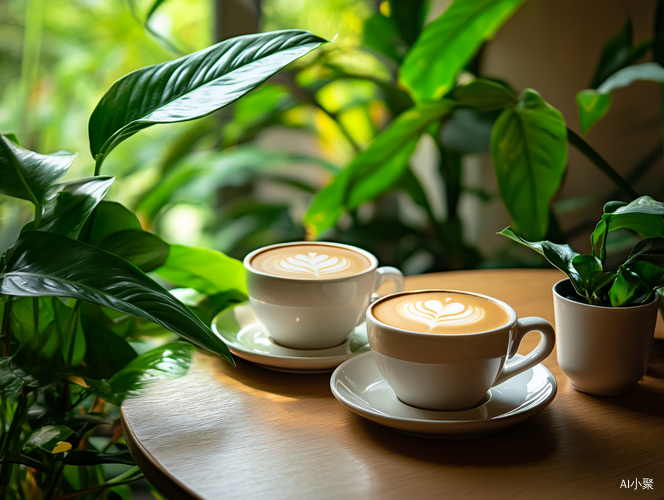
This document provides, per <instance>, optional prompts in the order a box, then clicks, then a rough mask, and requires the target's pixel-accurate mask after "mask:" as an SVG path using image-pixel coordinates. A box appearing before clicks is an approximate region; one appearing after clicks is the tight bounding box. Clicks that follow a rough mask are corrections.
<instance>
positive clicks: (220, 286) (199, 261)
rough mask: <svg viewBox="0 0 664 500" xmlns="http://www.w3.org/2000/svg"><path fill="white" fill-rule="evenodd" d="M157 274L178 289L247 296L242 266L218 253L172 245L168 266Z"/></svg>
mask: <svg viewBox="0 0 664 500" xmlns="http://www.w3.org/2000/svg"><path fill="white" fill-rule="evenodd" d="M155 272H156V273H157V274H159V276H162V277H164V278H166V279H167V280H169V281H171V282H173V283H175V284H177V285H180V286H182V287H186V288H193V289H194V290H198V291H199V292H202V293H206V294H209V295H214V294H217V293H222V292H227V291H231V290H237V291H239V292H241V293H244V294H246V292H247V288H246V284H245V280H244V266H243V265H242V262H240V261H239V260H236V259H233V258H232V257H228V256H226V255H224V254H223V253H221V252H217V251H215V250H207V249H204V248H194V247H188V246H185V245H171V251H170V253H169V254H168V259H167V260H166V264H164V265H163V266H162V267H160V268H159V269H157V270H156V271H155Z"/></svg>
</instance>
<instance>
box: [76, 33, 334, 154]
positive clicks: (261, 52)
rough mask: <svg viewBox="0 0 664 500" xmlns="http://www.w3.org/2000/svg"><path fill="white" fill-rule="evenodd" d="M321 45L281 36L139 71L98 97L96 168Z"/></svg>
mask: <svg viewBox="0 0 664 500" xmlns="http://www.w3.org/2000/svg"><path fill="white" fill-rule="evenodd" d="M324 42H325V40H323V39H322V38H319V37H317V36H315V35H312V34H311V33H309V32H307V31H302V30H284V31H275V32H270V33H260V34H254V35H245V36H241V37H237V38H233V39H230V40H225V41H223V42H220V43H218V44H216V45H212V46H211V47H208V48H205V49H203V50H200V51H198V52H194V53H193V54H189V55H187V56H185V57H181V58H179V59H176V60H173V61H168V62H165V63H161V64H156V65H154V66H149V67H146V68H142V69H139V70H137V71H134V72H133V73H129V74H128V75H126V76H124V77H123V78H121V79H120V80H118V81H117V82H116V83H115V84H114V85H113V86H112V87H111V88H110V89H109V90H108V91H107V92H106V94H105V95H104V97H102V99H101V101H100V102H99V104H97V107H96V108H95V110H94V111H93V112H92V116H91V117H90V123H89V127H88V129H89V136H90V150H91V152H92V157H93V158H95V159H96V161H97V164H99V156H100V155H101V157H102V158H103V157H104V156H106V155H108V153H109V152H110V151H111V150H112V149H113V148H114V147H115V146H117V145H118V144H120V142H122V141H123V140H125V139H126V138H128V137H130V136H132V135H134V134H135V133H136V132H138V131H140V130H142V129H144V128H146V127H149V126H151V125H154V124H156V123H175V122H182V121H187V120H193V119H195V118H200V117H202V116H205V115H208V114H210V113H212V112H214V111H216V110H218V109H220V108H222V107H224V106H226V105H228V104H230V103H232V102H233V101H236V100H237V99H239V98H240V97H242V96H243V95H245V94H247V93H248V92H250V91H251V90H253V89H255V88H256V87H258V86H259V85H260V84H261V83H263V82H264V81H265V80H267V79H268V78H269V77H270V76H272V75H273V74H275V73H276V72H278V71H279V70H281V69H282V68H283V67H284V66H286V65H288V64H289V63H291V62H293V61H294V60H296V59H298V58H300V57H302V56H303V55H305V54H307V53H308V52H310V51H311V50H313V49H315V48H316V47H318V46H319V45H320V44H321V43H324Z"/></svg>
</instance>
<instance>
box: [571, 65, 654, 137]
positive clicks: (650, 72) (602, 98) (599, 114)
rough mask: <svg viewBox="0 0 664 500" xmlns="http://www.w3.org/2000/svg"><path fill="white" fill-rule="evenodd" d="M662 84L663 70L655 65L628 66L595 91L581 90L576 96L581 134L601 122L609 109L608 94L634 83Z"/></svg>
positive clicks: (609, 96) (609, 98)
mask: <svg viewBox="0 0 664 500" xmlns="http://www.w3.org/2000/svg"><path fill="white" fill-rule="evenodd" d="M639 80H644V81H651V82H660V83H662V82H664V68H663V67H662V66H660V65H659V64H657V63H644V64H636V65H633V66H628V67H626V68H623V69H621V70H620V71H617V72H616V73H614V74H613V75H611V76H610V77H609V78H607V79H606V80H605V81H604V83H602V85H600V86H599V88H598V89H597V90H592V89H587V90H582V91H581V92H579V93H578V94H577V95H576V101H577V104H578V106H579V120H580V121H581V133H582V134H585V133H586V132H588V130H590V128H591V127H592V126H593V125H594V124H595V123H597V122H598V121H599V120H601V119H602V118H603V117H604V115H606V113H607V112H608V111H609V108H610V107H611V95H610V93H611V92H612V91H613V90H615V89H619V88H622V87H627V86H629V85H631V84H632V83H634V82H635V81H639Z"/></svg>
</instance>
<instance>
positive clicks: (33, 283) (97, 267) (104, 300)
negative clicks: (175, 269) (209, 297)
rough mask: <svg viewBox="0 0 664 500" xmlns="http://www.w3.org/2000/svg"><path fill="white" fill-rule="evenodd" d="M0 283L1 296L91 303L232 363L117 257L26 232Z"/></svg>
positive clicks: (183, 310) (186, 314)
mask: <svg viewBox="0 0 664 500" xmlns="http://www.w3.org/2000/svg"><path fill="white" fill-rule="evenodd" d="M0 279H1V280H2V281H0V293H5V294H8V295H18V296H59V297H73V298H76V299H80V300H86V301H89V302H93V303H96V304H99V305H101V306H104V307H108V308H111V309H115V310H116V311H119V312H122V313H125V314H129V315H132V316H137V317H139V318H144V319H147V320H150V321H153V322H155V323H157V324H158V325H161V326H163V327H164V328H167V329H169V330H171V331H172V332H174V333H177V334H178V335H180V336H182V337H184V338H186V339H188V340H191V341H192V342H194V343H195V344H198V345H199V346H201V347H204V348H205V349H208V350H210V351H212V352H215V353H217V354H219V355H221V356H223V357H224V358H226V359H227V360H228V361H229V362H231V363H232V362H233V361H232V357H231V355H230V352H229V351H228V348H227V347H226V345H225V344H224V342H223V341H222V340H221V339H220V338H219V337H218V336H216V335H215V334H214V333H213V332H212V331H211V330H210V329H209V328H208V327H207V326H205V325H204V324H203V323H202V322H201V321H200V320H199V319H198V318H197V317H196V316H195V315H194V314H193V313H192V312H191V311H190V310H189V309H187V307H185V306H184V305H183V304H182V303H180V302H179V301H178V300H177V299H175V297H173V296H172V295H171V294H170V293H168V291H166V290H165V289H164V288H163V287H161V286H160V285H158V284H157V283H155V282H154V281H153V280H152V279H150V278H149V277H148V276H146V275H145V274H144V273H142V272H141V271H140V270H139V269H138V268H136V267H135V266H133V265H132V264H130V263H128V262H127V261H125V260H123V259H121V258H120V257H117V256H115V255H113V254H111V253H108V252H105V251H103V250H100V249H98V248H96V247H93V246H91V245H87V244H85V243H82V242H80V241H76V240H73V239H71V238H67V237H65V236H61V235H58V234H53V233H44V232H41V231H27V232H25V233H23V234H22V235H21V237H20V238H19V240H18V241H17V243H16V245H15V246H14V248H13V251H12V254H11V257H10V258H9V259H8V262H7V267H6V272H5V273H4V274H2V275H0Z"/></svg>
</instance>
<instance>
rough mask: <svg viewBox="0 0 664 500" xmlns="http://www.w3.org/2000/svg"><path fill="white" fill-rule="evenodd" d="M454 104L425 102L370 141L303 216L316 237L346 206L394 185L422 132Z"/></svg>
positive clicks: (376, 195) (375, 195) (446, 101)
mask: <svg viewBox="0 0 664 500" xmlns="http://www.w3.org/2000/svg"><path fill="white" fill-rule="evenodd" d="M453 108H454V103H453V102H452V101H450V100H443V101H440V102H435V103H426V104H423V105H421V106H417V107H414V108H411V109H410V110H408V111H406V112H404V113H402V114H401V115H399V116H398V117H397V118H396V119H395V120H394V121H393V122H392V124H391V125H390V126H389V127H388V128H387V129H386V130H384V131H383V132H382V133H381V134H380V135H379V136H378V137H376V138H375V139H374V141H373V142H372V143H371V145H370V146H369V147H368V148H367V149H366V150H365V151H363V152H361V153H360V154H358V155H357V156H356V157H355V158H354V159H353V161H351V163H350V164H349V165H348V166H347V167H346V168H345V169H344V170H343V171H342V172H341V173H340V174H338V175H337V176H336V177H335V178H334V180H333V181H332V182H331V183H330V184H328V185H327V186H326V187H325V188H323V189H322V190H320V191H319V192H318V194H317V195H316V197H315V198H314V200H313V202H312V203H311V205H310V206H309V210H308V211H307V213H306V214H305V216H304V223H305V225H306V227H307V231H308V232H309V234H310V235H311V236H313V237H315V236H316V235H319V234H321V233H322V232H323V231H325V230H327V229H329V228H331V227H333V226H334V224H336V222H337V220H338V219H339V217H340V216H341V214H342V213H343V211H344V210H346V209H353V208H357V207H358V206H359V205H360V204H362V203H364V202H365V201H368V200H370V199H373V198H376V197H378V196H379V195H381V194H383V193H384V192H386V191H388V190H389V189H391V188H392V187H393V186H394V183H395V182H396V181H398V180H399V179H400V178H401V177H402V175H403V174H404V172H405V171H406V169H407V168H408V160H409V159H410V157H411V155H412V154H413V152H414V151H415V147H416V146H417V142H418V141H419V139H420V136H421V135H422V134H423V133H424V132H425V131H426V130H427V128H428V127H429V126H430V125H431V124H432V123H434V122H436V121H438V120H440V119H442V118H443V117H445V116H446V115H447V114H449V113H450V111H452V109H453Z"/></svg>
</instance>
